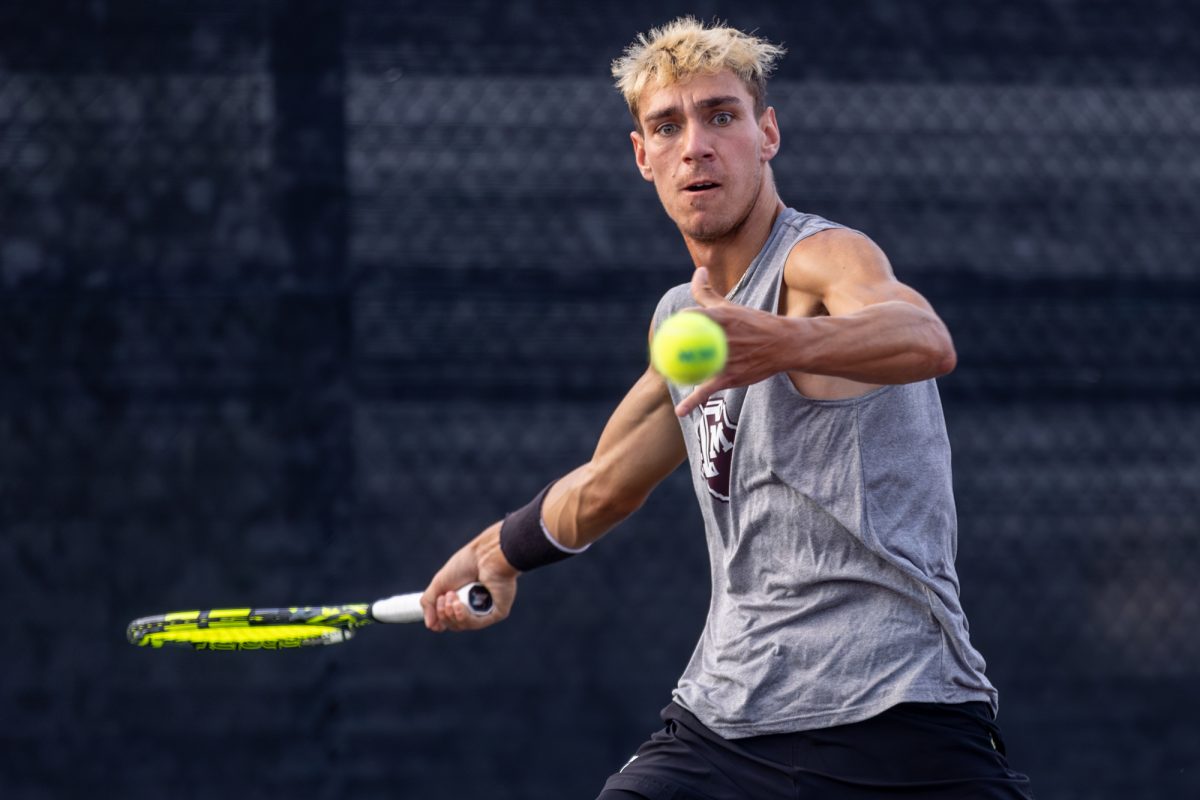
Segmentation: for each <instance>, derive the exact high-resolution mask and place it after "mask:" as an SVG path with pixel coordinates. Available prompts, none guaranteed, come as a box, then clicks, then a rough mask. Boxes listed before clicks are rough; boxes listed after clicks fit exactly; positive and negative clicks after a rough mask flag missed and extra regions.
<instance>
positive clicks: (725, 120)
mask: <svg viewBox="0 0 1200 800" xmlns="http://www.w3.org/2000/svg"><path fill="white" fill-rule="evenodd" d="M731 122H733V114H730V113H729V112H728V111H722V112H721V113H720V114H717V115H716V116H715V117H713V123H714V124H716V125H728V124H729V123H731Z"/></svg>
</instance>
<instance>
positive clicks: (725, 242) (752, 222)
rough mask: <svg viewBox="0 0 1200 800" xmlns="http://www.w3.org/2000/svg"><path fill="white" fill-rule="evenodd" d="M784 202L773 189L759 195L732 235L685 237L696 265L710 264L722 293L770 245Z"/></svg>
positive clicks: (711, 274)
mask: <svg viewBox="0 0 1200 800" xmlns="http://www.w3.org/2000/svg"><path fill="white" fill-rule="evenodd" d="M783 209H784V205H783V201H782V200H780V199H779V195H778V194H776V193H775V192H774V190H773V189H772V191H771V192H770V193H769V194H767V193H764V194H763V195H762V196H760V197H759V200H758V202H757V203H756V204H755V208H753V209H752V210H751V212H750V215H749V216H748V217H747V218H746V221H745V222H744V223H743V224H742V225H741V227H739V228H738V229H737V231H735V232H734V233H732V234H731V235H730V236H729V237H728V238H725V239H719V240H716V241H697V240H694V239H690V238H688V237H687V236H684V237H683V238H684V242H685V243H686V244H687V249H688V253H690V254H691V256H692V263H693V265H694V266H696V267H708V276H709V280H710V281H711V282H712V287H713V289H714V290H715V291H717V292H718V293H719V294H723V295H724V294H729V291H730V290H731V289H733V287H734V286H735V285H736V284H737V282H738V281H739V280H740V279H741V277H742V276H743V275H745V274H746V270H747V269H749V268H750V264H751V262H753V261H754V258H755V257H756V256H757V255H758V254H759V252H760V251H761V250H762V248H763V245H764V244H766V242H767V238H768V237H769V236H770V235H771V228H772V227H773V226H774V225H775V219H776V217H778V216H779V212H780V211H783Z"/></svg>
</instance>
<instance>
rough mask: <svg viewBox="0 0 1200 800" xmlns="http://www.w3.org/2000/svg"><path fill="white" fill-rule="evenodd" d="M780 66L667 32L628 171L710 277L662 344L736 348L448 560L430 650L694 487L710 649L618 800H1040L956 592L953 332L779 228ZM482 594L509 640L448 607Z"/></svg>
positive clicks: (824, 244)
mask: <svg viewBox="0 0 1200 800" xmlns="http://www.w3.org/2000/svg"><path fill="white" fill-rule="evenodd" d="M782 54H783V49H782V48H781V47H778V46H776V45H773V44H771V43H769V42H767V41H764V40H763V39H760V38H758V37H755V36H751V35H748V34H745V33H743V32H741V31H738V30H735V29H732V28H727V27H719V26H705V25H702V24H700V23H698V22H696V21H695V20H693V19H691V18H683V19H678V20H675V21H674V22H671V23H669V24H667V25H665V26H664V27H662V28H659V29H655V30H652V31H651V32H650V33H649V34H644V35H642V36H639V37H638V39H637V40H636V41H635V42H634V43H633V44H632V45H631V46H630V47H629V48H628V49H627V50H626V52H625V53H624V55H623V57H622V58H620V59H618V60H617V61H616V62H614V65H613V75H614V76H615V78H616V81H617V86H618V88H619V89H620V90H621V92H622V93H623V94H624V97H625V100H626V102H627V103H628V105H629V109H630V111H631V113H632V115H633V119H634V126H635V130H634V131H633V132H632V133H630V139H631V140H632V143H633V155H634V159H635V160H636V162H637V166H638V169H639V170H640V171H641V173H642V176H643V177H644V178H645V179H646V180H647V181H651V182H652V183H653V184H654V187H655V189H656V190H657V192H658V196H659V198H660V200H661V201H662V205H663V208H664V209H665V210H666V212H667V214H668V215H669V216H670V217H671V219H672V220H673V221H674V222H675V224H676V225H677V226H678V228H679V231H680V233H681V234H682V235H683V240H684V243H685V244H686V246H687V249H688V252H689V253H690V254H691V258H692V261H693V263H694V265H695V267H696V269H695V271H694V273H693V277H692V280H691V283H690V284H684V285H681V286H677V287H675V288H674V289H672V290H670V291H668V292H667V293H666V295H665V296H664V297H663V298H662V300H661V302H660V303H659V305H658V309H657V311H656V312H655V314H654V319H653V323H652V328H651V330H653V329H654V328H653V326H656V325H658V324H659V323H661V322H662V321H663V320H664V319H666V318H667V317H668V316H670V315H671V314H673V313H675V312H677V311H679V310H681V309H684V308H687V307H691V306H697V305H698V306H699V307H700V308H701V309H702V310H703V312H704V313H706V314H707V315H708V316H710V317H711V318H712V319H714V320H715V321H717V322H718V323H719V324H720V325H721V326H722V327H723V328H724V330H725V332H726V334H727V336H728V340H729V360H728V365H727V368H726V369H725V371H724V373H723V374H722V375H720V376H719V377H717V378H715V379H713V380H710V381H708V382H707V383H705V384H703V385H701V386H698V387H687V388H679V387H676V386H673V385H668V384H667V383H665V382H664V380H663V379H662V378H661V377H660V376H659V375H657V374H656V373H655V372H653V371H652V370H648V371H647V372H646V373H645V374H644V375H642V377H641V378H640V379H639V380H638V381H637V383H635V384H634V386H633V388H632V389H631V390H630V391H629V393H628V395H626V397H625V398H624V400H622V402H621V403H620V405H619V406H618V407H617V409H616V411H615V412H614V413H613V415H612V418H611V419H610V420H609V422H608V424H607V426H606V427H605V429H604V432H603V433H602V434H601V436H600V441H599V444H598V446H597V447H596V450H595V453H594V455H593V456H592V458H591V460H590V461H589V462H588V463H586V464H584V465H583V466H581V467H579V468H577V469H575V470H573V471H572V472H570V473H568V474H567V475H564V476H562V477H561V478H559V479H558V480H556V481H554V482H553V483H552V484H550V485H549V486H548V487H546V489H544V490H543V491H542V492H540V493H539V494H538V495H537V496H536V497H534V498H533V499H532V500H531V501H529V502H528V503H527V504H526V505H524V506H523V507H521V508H519V509H517V510H516V511H513V512H512V513H510V514H508V515H507V516H506V517H505V519H504V520H503V521H502V522H497V523H495V524H493V525H491V526H490V527H488V528H487V529H486V530H484V531H483V533H481V534H480V535H479V536H478V537H477V538H475V539H474V540H473V541H472V542H470V543H469V544H467V545H466V546H465V547H464V548H462V549H461V550H459V551H458V552H457V553H455V554H454V555H453V556H452V557H451V558H450V560H449V561H448V562H447V563H446V565H445V566H444V567H443V568H442V569H441V570H440V571H439V572H438V573H437V574H436V575H435V576H434V578H433V580H432V582H431V583H430V584H429V587H428V589H427V590H426V591H425V593H424V595H423V596H422V606H423V608H424V612H425V622H426V625H427V626H428V627H429V628H430V629H431V630H434V631H444V630H467V629H474V628H480V627H483V626H485V625H491V624H493V623H495V622H496V621H499V620H501V619H503V618H505V617H506V616H507V615H508V613H509V611H510V609H511V607H512V604H513V600H514V597H515V595H516V589H517V577H518V576H519V575H520V574H521V573H523V572H527V571H529V570H531V569H536V568H538V567H542V566H545V565H548V564H551V563H554V562H556V561H559V560H561V559H564V558H567V557H569V556H572V555H575V554H577V553H580V552H582V551H583V550H585V549H586V548H587V547H588V546H589V545H590V544H592V543H593V542H594V541H596V540H597V539H599V538H600V537H601V536H603V535H604V534H605V533H606V532H607V531H608V530H610V529H611V528H612V527H613V526H615V525H616V524H617V523H619V522H620V521H621V520H623V519H625V518H626V517H627V516H629V515H630V514H632V513H633V512H634V511H635V510H636V509H637V508H638V507H639V506H641V505H642V503H643V502H644V501H645V499H646V497H647V496H648V495H649V494H650V492H651V491H652V490H653V489H654V487H655V486H656V485H657V484H658V483H659V482H660V481H662V480H663V479H664V478H665V477H666V476H667V475H668V474H670V473H671V472H672V471H673V470H674V469H675V468H676V467H678V466H679V464H681V463H682V462H683V461H684V460H687V461H688V462H689V465H690V469H691V473H692V480H693V483H694V485H695V490H696V496H697V499H698V500H699V502H700V508H701V511H702V513H703V517H704V524H705V531H706V534H707V538H708V548H709V554H710V558H711V563H712V569H711V573H712V601H711V605H710V608H709V612H708V619H707V623H706V625H705V628H704V632H703V634H702V635H701V637H700V641H699V643H698V644H697V645H696V650H695V653H694V654H693V655H692V659H691V661H690V663H688V665H687V668H686V669H685V670H684V672H683V675H682V677H681V678H680V680H679V684H678V686H677V688H676V689H675V691H674V694H673V698H672V701H671V703H670V704H669V705H668V706H667V707H666V709H664V710H663V712H662V718H663V722H664V727H663V728H662V729H661V730H659V731H657V732H656V733H654V734H653V735H652V736H651V738H650V739H649V741H647V742H646V743H645V744H643V745H642V746H641V748H640V749H639V750H638V751H637V753H636V754H635V755H634V757H633V758H632V759H631V760H630V761H629V763H627V764H626V765H625V766H624V767H623V768H622V769H621V770H620V771H619V772H617V773H615V774H614V775H612V777H610V778H609V780H608V781H607V783H606V785H605V787H604V788H603V790H602V792H601V794H600V798H601V800H618V798H627V799H628V798H639V797H640V798H664V799H665V798H710V799H712V800H725V799H726V798H730V799H732V798H754V800H767V799H768V798H795V797H804V798H809V797H812V798H874V797H883V796H890V795H893V794H895V795H903V796H904V797H906V798H916V797H922V798H934V797H936V798H956V800H963V799H964V798H1017V797H1021V798H1027V797H1031V796H1032V795H1031V793H1030V790H1029V787H1028V779H1027V778H1026V777H1025V776H1023V775H1020V774H1018V773H1016V772H1014V771H1013V770H1012V769H1011V768H1010V767H1009V765H1008V763H1007V760H1006V757H1005V750H1004V743H1003V740H1002V738H1001V735H1000V731H999V729H998V728H997V726H996V723H995V713H996V708H997V694H996V690H995V688H993V686H992V685H991V684H990V683H989V682H988V679H987V678H986V677H985V675H984V660H983V658H982V657H981V656H980V654H979V652H978V651H976V649H975V648H974V647H973V646H972V645H971V642H970V639H969V637H968V634H967V619H966V617H965V615H964V613H963V609H962V605H961V603H960V602H959V584H958V578H957V575H956V573H955V568H954V556H955V549H956V517H955V508H954V498H953V495H952V490H951V475H950V448H949V443H948V440H947V435H946V427H945V422H944V419H943V416H942V408H941V404H940V401H939V398H938V390H937V386H936V384H935V383H934V379H935V378H937V377H939V376H941V375H944V374H946V373H947V372H949V371H950V370H952V369H953V368H954V366H955V353H954V346H953V344H952V342H951V339H950V335H949V333H948V332H947V330H946V327H945V325H943V323H942V321H941V319H939V317H938V316H937V314H936V313H934V311H933V309H932V308H931V307H930V304H929V303H928V302H927V301H926V300H925V299H924V298H923V297H922V296H921V295H920V294H918V293H917V292H916V291H914V290H913V289H911V288H909V287H908V286H905V285H904V284H903V283H900V282H899V281H898V280H896V278H895V277H894V276H893V274H892V270H891V267H890V265H889V263H888V260H887V258H886V257H885V256H884V254H883V252H881V250H880V249H879V248H878V247H877V246H876V245H875V244H874V243H873V242H872V241H871V240H870V239H868V238H867V237H866V236H864V235H862V234H861V233H858V232H856V231H853V230H849V229H847V228H845V227H843V226H841V225H838V224H836V223H834V222H830V221H829V220H825V219H822V218H820V217H817V216H814V215H812V214H805V213H801V212H799V211H796V210H794V209H791V208H788V207H787V206H785V205H784V203H783V202H782V201H781V200H780V197H779V194H778V192H777V190H776V186H775V181H774V179H773V177H772V171H771V160H772V159H773V158H774V157H775V155H776V154H777V153H778V152H779V148H780V130H779V125H778V123H777V122H776V119H775V111H774V109H772V108H770V107H768V106H767V105H766V79H767V76H768V75H769V73H770V72H771V71H772V69H773V67H774V64H775V62H776V61H777V59H778V58H779V57H780V56H781V55H782ZM475 580H479V581H482V582H483V583H484V584H486V585H487V586H488V587H489V588H490V589H491V591H492V594H493V596H494V598H495V601H496V611H497V613H495V614H493V615H491V616H488V617H482V618H481V617H476V616H473V615H471V614H469V613H468V612H467V610H466V609H465V608H464V606H463V605H462V603H461V601H460V600H459V599H458V597H457V596H456V595H455V593H454V590H455V589H457V588H458V587H459V586H461V585H463V584H465V583H468V582H470V581H475Z"/></svg>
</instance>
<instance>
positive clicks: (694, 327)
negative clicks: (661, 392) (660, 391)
mask: <svg viewBox="0 0 1200 800" xmlns="http://www.w3.org/2000/svg"><path fill="white" fill-rule="evenodd" d="M728 354H729V345H728V343H727V342H726V341H725V331H723V330H722V329H721V326H720V325H718V324H717V323H715V322H713V321H712V320H711V319H709V318H708V317H706V316H705V315H704V314H701V313H700V312H698V311H680V312H679V313H678V314H675V315H673V316H670V317H668V318H667V320H666V321H665V322H663V324H662V325H660V326H658V330H657V331H656V332H655V334H654V339H652V340H651V342H650V363H651V364H652V365H653V366H654V368H655V369H656V370H658V371H659V373H661V374H662V376H663V377H665V378H666V379H667V380H669V381H671V382H672V383H678V384H681V385H688V386H693V385H695V384H698V383H702V382H703V381H706V380H708V379H709V378H711V377H712V376H713V375H716V374H717V373H718V372H720V371H721V370H723V369H724V368H725V357H726V356H727V355H728Z"/></svg>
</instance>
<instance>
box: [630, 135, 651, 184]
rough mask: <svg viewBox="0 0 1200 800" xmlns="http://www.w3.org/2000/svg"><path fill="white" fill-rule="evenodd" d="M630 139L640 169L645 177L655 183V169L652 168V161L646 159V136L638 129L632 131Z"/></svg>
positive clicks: (634, 158) (634, 157)
mask: <svg viewBox="0 0 1200 800" xmlns="http://www.w3.org/2000/svg"><path fill="white" fill-rule="evenodd" d="M629 141H631V142H633V160H634V161H636V162H637V168H638V171H639V172H641V173H642V177H643V178H645V179H646V180H648V181H650V182H651V183H653V182H654V170H652V169H651V168H650V162H649V161H647V160H646V139H645V137H643V136H642V134H640V133H638V132H637V131H630V132H629Z"/></svg>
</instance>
